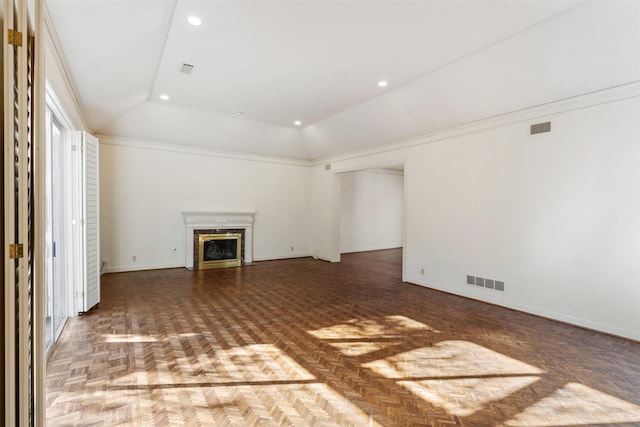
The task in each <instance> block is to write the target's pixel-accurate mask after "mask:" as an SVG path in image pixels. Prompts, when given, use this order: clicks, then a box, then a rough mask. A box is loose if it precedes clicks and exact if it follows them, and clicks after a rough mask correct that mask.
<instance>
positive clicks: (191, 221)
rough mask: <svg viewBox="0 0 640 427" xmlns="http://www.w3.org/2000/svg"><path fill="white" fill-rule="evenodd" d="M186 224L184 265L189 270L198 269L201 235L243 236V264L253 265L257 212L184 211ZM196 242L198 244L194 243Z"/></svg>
mask: <svg viewBox="0 0 640 427" xmlns="http://www.w3.org/2000/svg"><path fill="white" fill-rule="evenodd" d="M182 215H183V217H184V223H185V246H184V248H185V250H184V253H185V255H184V264H185V267H186V268H187V269H189V270H193V269H194V268H196V269H197V268H198V265H197V264H198V260H197V259H194V258H195V256H196V255H197V252H198V249H197V248H196V246H197V242H198V240H197V236H198V235H200V234H222V233H239V234H242V236H243V239H242V245H241V246H242V249H241V252H242V253H241V264H242V265H246V264H251V263H253V222H254V216H255V212H193V211H183V212H182ZM194 242H196V243H194Z"/></svg>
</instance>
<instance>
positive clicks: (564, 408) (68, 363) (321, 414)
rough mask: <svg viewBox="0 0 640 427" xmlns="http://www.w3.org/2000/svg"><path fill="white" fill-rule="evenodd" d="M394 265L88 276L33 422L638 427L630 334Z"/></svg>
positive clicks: (384, 254) (366, 256)
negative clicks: (448, 286)
mask: <svg viewBox="0 0 640 427" xmlns="http://www.w3.org/2000/svg"><path fill="white" fill-rule="evenodd" d="M400 257H401V252H400V251H399V250H385V251H376V252H369V253H356V254H348V255H345V256H343V262H342V263H339V264H331V263H327V262H323V261H314V260H312V259H306V258H305V259H292V260H282V261H268V262H260V263H257V264H256V265H254V266H250V267H242V268H230V269H221V270H206V271H195V272H191V271H187V270H184V269H172V270H155V271H144V272H132V273H120V274H108V275H105V276H103V278H102V302H101V304H100V306H99V308H97V309H96V310H94V311H92V312H90V313H89V314H87V315H85V316H83V317H79V318H74V319H70V321H69V322H68V324H67V326H66V327H65V330H64V331H63V334H62V337H61V340H60V342H59V343H58V345H57V347H56V348H55V349H54V352H53V354H52V355H51V357H50V359H49V362H48V374H47V406H48V409H47V423H48V425H51V426H57V425H92V426H93V425H96V426H99V425H142V426H144V425H149V426H164V425H184V426H207V425H210V426H226V425H229V426H254V425H256V426H267V425H295V426H307V425H308V426H350V425H351V426H377V425H383V426H436V425H443V426H451V425H465V426H498V425H506V426H567V425H640V344H638V343H635V342H631V341H626V340H623V339H619V338H615V337H611V336H608V335H604V334H599V333H594V332H590V331H587V330H584V329H580V328H575V327H571V326H568V325H564V324H560V323H557V322H553V321H550V320H545V319H541V318H537V317H534V316H529V315H526V314H522V313H517V312H513V311H509V310H505V309H501V308H498V307H494V306H491V305H487V304H483V303H480V302H476V301H471V300H467V299H464V298H459V297H455V296H451V295H447V294H444V293H440V292H436V291H432V290H429V289H425V288H422V287H418V286H415V285H410V284H405V283H402V282H401V280H400V270H401V260H400Z"/></svg>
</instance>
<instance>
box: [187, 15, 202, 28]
mask: <svg viewBox="0 0 640 427" xmlns="http://www.w3.org/2000/svg"><path fill="white" fill-rule="evenodd" d="M187 22H188V23H189V24H191V25H195V26H196V27H197V26H198V25H200V24H202V19H200V18H198V17H197V16H190V17H188V18H187Z"/></svg>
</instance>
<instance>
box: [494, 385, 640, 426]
mask: <svg viewBox="0 0 640 427" xmlns="http://www.w3.org/2000/svg"><path fill="white" fill-rule="evenodd" d="M614 423H640V406H638V405H634V404H633V403H630V402H627V401H626V400H622V399H619V398H617V397H614V396H611V395H609V394H606V393H603V392H601V391H598V390H594V389H593V388H591V387H587V386H586V385H583V384H579V383H568V384H566V385H565V386H564V387H563V388H561V389H559V390H557V391H556V392H555V393H553V394H552V395H551V396H549V397H546V398H544V399H542V400H540V401H538V402H537V403H535V404H534V405H532V406H530V407H529V408H527V409H526V410H525V411H524V412H522V413H520V414H518V415H516V416H515V417H513V418H512V419H511V420H509V421H507V422H506V423H505V425H507V426H518V427H529V426H531V427H533V426H558V425H564V426H571V425H591V424H614Z"/></svg>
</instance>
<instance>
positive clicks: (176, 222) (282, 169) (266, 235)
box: [100, 136, 311, 271]
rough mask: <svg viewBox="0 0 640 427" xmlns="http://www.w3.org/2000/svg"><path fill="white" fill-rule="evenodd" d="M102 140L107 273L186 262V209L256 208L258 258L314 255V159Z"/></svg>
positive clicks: (101, 169) (101, 171) (101, 180)
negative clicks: (311, 215)
mask: <svg viewBox="0 0 640 427" xmlns="http://www.w3.org/2000/svg"><path fill="white" fill-rule="evenodd" d="M100 142H101V145H100V185H101V192H100V197H101V209H100V218H101V239H102V240H101V241H102V244H101V256H102V258H109V261H110V264H109V266H108V270H107V271H125V270H138V269H149V268H163V267H179V266H184V250H185V248H184V232H185V231H184V230H185V227H184V222H183V216H182V211H223V212H224V211H255V212H257V214H256V217H255V223H254V242H253V244H254V252H253V255H254V260H264V259H276V258H286V257H296V256H307V255H309V229H310V228H311V227H310V224H309V219H308V213H309V202H310V198H309V187H310V176H311V175H310V168H309V167H308V164H306V163H303V162H295V161H285V160H274V159H268V158H261V157H258V156H255V157H254V158H253V159H249V158H232V157H228V156H227V157H225V156H223V155H215V153H211V152H206V151H204V150H199V151H196V150H192V151H189V150H188V149H186V148H180V147H174V146H167V145H161V144H149V143H142V142H136V141H124V140H121V139H113V138H110V137H105V136H102V137H101V138H100ZM292 246H293V247H294V250H293V251H292V250H291V247H292ZM173 248H175V250H174V249H173ZM133 256H135V257H136V261H135V262H134V261H133V260H132V257H133Z"/></svg>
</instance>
